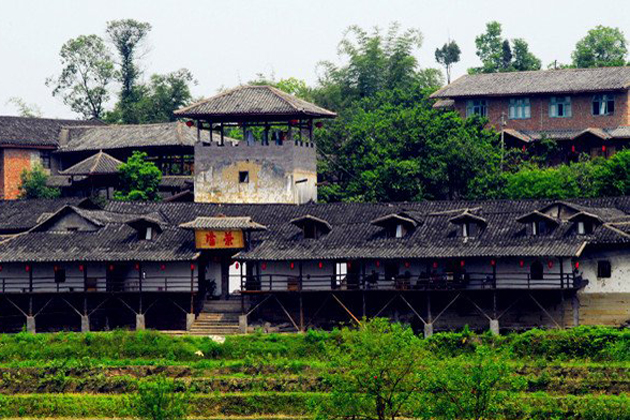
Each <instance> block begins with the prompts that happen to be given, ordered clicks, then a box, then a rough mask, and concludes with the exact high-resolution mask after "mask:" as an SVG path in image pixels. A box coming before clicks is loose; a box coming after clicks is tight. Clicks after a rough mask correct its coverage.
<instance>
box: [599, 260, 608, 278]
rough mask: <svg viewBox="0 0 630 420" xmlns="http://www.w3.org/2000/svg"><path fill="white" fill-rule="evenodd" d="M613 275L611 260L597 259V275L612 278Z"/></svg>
mask: <svg viewBox="0 0 630 420" xmlns="http://www.w3.org/2000/svg"><path fill="white" fill-rule="evenodd" d="M611 275H612V267H611V265H610V261H607V260H601V261H597V277H600V278H604V279H607V278H610V277H611Z"/></svg>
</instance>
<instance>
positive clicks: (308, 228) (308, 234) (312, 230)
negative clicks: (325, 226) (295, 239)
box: [303, 223, 318, 239]
mask: <svg viewBox="0 0 630 420" xmlns="http://www.w3.org/2000/svg"><path fill="white" fill-rule="evenodd" d="M303 233H304V239H317V236H318V235H317V226H315V223H306V224H305V225H304V231H303Z"/></svg>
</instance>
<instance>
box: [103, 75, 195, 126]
mask: <svg viewBox="0 0 630 420" xmlns="http://www.w3.org/2000/svg"><path fill="white" fill-rule="evenodd" d="M192 83H195V80H194V78H193V76H192V74H191V73H190V71H188V70H187V69H180V70H177V71H174V72H171V73H167V74H163V75H162V74H154V75H152V76H151V79H150V81H149V83H148V84H143V85H137V86H136V87H135V88H134V89H135V93H134V102H133V103H127V104H126V108H125V107H124V106H123V102H118V103H117V104H116V106H115V107H114V110H113V111H111V112H108V113H107V114H106V117H105V120H106V121H107V122H110V123H124V122H125V112H131V114H133V120H134V121H136V122H137V123H139V124H148V123H158V122H167V121H175V120H176V118H175V116H174V115H173V111H175V110H176V109H179V108H181V107H183V106H186V105H188V104H190V102H191V101H192V95H191V93H190V85H191V84H192Z"/></svg>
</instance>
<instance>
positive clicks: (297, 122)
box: [289, 120, 300, 125]
mask: <svg viewBox="0 0 630 420" xmlns="http://www.w3.org/2000/svg"><path fill="white" fill-rule="evenodd" d="M299 123H300V121H298V120H291V121H289V125H298V124H299Z"/></svg>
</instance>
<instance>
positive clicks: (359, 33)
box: [313, 23, 442, 110]
mask: <svg viewBox="0 0 630 420" xmlns="http://www.w3.org/2000/svg"><path fill="white" fill-rule="evenodd" d="M421 45H422V33H421V32H420V31H419V30H418V29H408V30H406V31H404V32H403V33H400V26H399V25H398V24H396V23H394V24H392V25H390V27H389V29H388V31H387V33H386V34H383V33H382V32H381V30H380V29H379V28H375V29H374V30H373V31H372V32H371V33H369V32H367V31H365V30H364V29H362V28H360V27H358V26H351V27H350V28H348V30H347V31H346V33H345V35H344V38H343V39H342V41H341V42H340V43H339V54H340V56H342V57H344V58H347V63H346V64H343V65H341V66H338V65H335V64H333V63H332V62H330V61H324V62H321V63H320V66H321V68H322V70H323V72H322V74H321V75H320V78H319V87H318V88H317V89H315V90H314V92H313V95H314V96H313V97H314V99H315V101H316V102H317V103H319V104H320V105H322V106H324V107H328V108H331V109H333V110H340V109H342V108H345V107H347V106H349V105H350V104H351V103H352V102H354V101H356V100H358V99H361V98H366V97H372V96H374V95H376V94H377V93H378V92H380V91H382V90H385V89H397V88H399V89H405V88H408V87H411V86H414V85H416V84H417V83H419V82H423V83H425V87H434V88H435V87H439V86H441V84H442V77H441V74H440V72H439V71H436V70H435V69H426V70H423V69H420V67H419V63H418V60H417V58H416V57H415V56H414V52H415V50H416V49H418V48H420V46H421Z"/></svg>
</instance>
